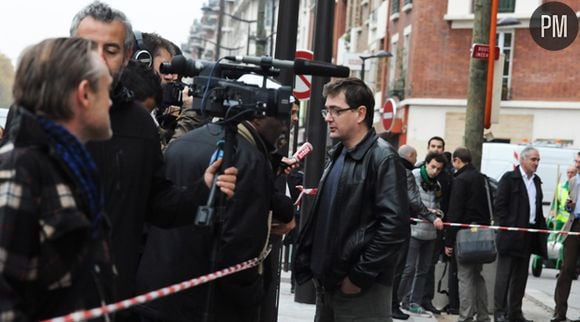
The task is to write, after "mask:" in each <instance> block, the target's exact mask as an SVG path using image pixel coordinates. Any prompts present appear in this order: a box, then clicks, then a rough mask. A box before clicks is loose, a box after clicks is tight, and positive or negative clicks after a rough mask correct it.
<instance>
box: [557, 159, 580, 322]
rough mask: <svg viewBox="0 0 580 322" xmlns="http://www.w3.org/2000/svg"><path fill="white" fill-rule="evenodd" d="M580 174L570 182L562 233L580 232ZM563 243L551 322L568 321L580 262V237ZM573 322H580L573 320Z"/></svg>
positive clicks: (565, 238) (564, 239) (578, 165)
mask: <svg viewBox="0 0 580 322" xmlns="http://www.w3.org/2000/svg"><path fill="white" fill-rule="evenodd" d="M574 163H575V165H576V170H580V152H578V154H576V159H575V160H574ZM579 178H580V174H578V173H577V174H576V176H574V177H573V178H571V179H570V181H568V187H569V189H570V197H569V199H568V202H567V203H566V208H567V210H569V211H570V216H568V220H567V221H566V224H564V227H563V228H562V231H573V232H580V204H578V203H577V200H578V193H579V192H580V189H579V188H580V187H578V185H580V179H579ZM562 243H563V245H564V262H563V263H562V266H561V267H560V275H559V276H558V282H557V283H556V290H555V292H554V301H555V302H556V309H555V310H554V318H552V320H551V322H561V321H567V320H566V311H568V297H569V296H570V287H571V286H572V279H573V278H574V275H575V273H576V272H575V270H576V262H577V260H578V253H580V237H579V236H568V235H562ZM572 322H580V319H578V320H572Z"/></svg>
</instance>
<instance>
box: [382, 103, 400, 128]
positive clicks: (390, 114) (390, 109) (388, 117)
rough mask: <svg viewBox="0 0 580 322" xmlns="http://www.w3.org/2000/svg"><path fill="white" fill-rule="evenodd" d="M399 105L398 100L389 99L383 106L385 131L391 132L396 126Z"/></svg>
mask: <svg viewBox="0 0 580 322" xmlns="http://www.w3.org/2000/svg"><path fill="white" fill-rule="evenodd" d="M398 104H399V102H398V100H397V99H396V98H389V99H387V101H386V102H385V105H384V106H383V113H381V119H383V127H384V128H385V131H387V132H389V131H391V129H392V128H393V125H394V124H395V118H396V117H397V105H398Z"/></svg>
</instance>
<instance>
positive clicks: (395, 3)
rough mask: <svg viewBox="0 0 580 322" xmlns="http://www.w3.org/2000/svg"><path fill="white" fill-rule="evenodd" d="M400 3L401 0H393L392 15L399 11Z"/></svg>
mask: <svg viewBox="0 0 580 322" xmlns="http://www.w3.org/2000/svg"><path fill="white" fill-rule="evenodd" d="M399 6H400V4H399V0H393V2H391V15H393V14H395V13H398V12H399V10H400V7H399Z"/></svg>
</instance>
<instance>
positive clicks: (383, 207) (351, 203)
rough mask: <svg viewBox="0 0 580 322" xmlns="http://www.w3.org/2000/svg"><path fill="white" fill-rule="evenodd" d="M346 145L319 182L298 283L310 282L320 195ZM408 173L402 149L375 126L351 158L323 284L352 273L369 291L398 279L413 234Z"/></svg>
mask: <svg viewBox="0 0 580 322" xmlns="http://www.w3.org/2000/svg"><path fill="white" fill-rule="evenodd" d="M344 148H345V147H344V146H343V145H342V144H341V143H339V144H338V145H337V146H336V147H335V150H334V152H332V156H331V162H330V164H329V165H328V166H327V167H326V169H325V171H324V174H323V175H322V179H321V181H320V184H319V189H318V194H317V197H316V199H315V201H314V205H313V207H312V211H311V213H310V214H309V216H307V217H306V219H305V220H306V223H305V225H304V227H303V229H302V231H301V232H300V236H299V239H298V246H297V249H296V257H295V258H296V259H295V265H294V269H295V276H296V280H297V282H298V283H300V284H302V283H305V282H306V281H308V280H310V279H311V278H312V277H313V275H312V271H311V269H310V265H311V261H312V260H317V259H312V258H311V256H310V255H311V252H312V241H313V231H314V227H313V226H314V223H315V222H316V217H317V215H318V214H317V211H318V206H319V203H320V198H319V196H321V195H322V191H323V190H324V189H327V187H325V180H326V177H327V175H328V173H329V170H330V169H331V167H332V164H333V163H334V162H335V161H336V159H337V158H338V157H339V156H340V155H341V152H342V149H344ZM406 187H407V184H406V175H405V169H404V168H403V166H402V164H401V162H400V159H399V156H398V154H397V152H396V151H395V150H394V149H393V147H392V146H391V145H390V144H389V143H387V142H386V141H384V140H383V139H380V138H379V137H378V136H377V135H376V133H375V131H374V129H371V130H370V131H369V133H368V134H367V135H366V137H365V138H364V139H363V140H362V141H361V142H360V143H359V144H358V145H357V146H356V147H354V149H353V150H351V151H348V152H347V153H346V156H345V161H344V167H343V169H342V173H341V175H340V178H339V185H338V187H337V191H336V197H335V205H334V209H335V215H334V217H335V222H334V227H333V229H331V231H332V232H333V236H332V238H333V245H334V247H333V250H332V255H331V263H330V269H329V271H328V272H327V273H326V274H325V276H324V281H322V282H323V284H324V286H325V287H326V289H327V290H329V291H332V290H334V289H336V288H337V287H338V285H339V284H340V282H341V281H342V280H343V279H344V278H345V277H346V276H348V277H349V279H350V280H351V281H352V282H353V283H354V284H355V285H357V286H359V287H361V288H363V289H365V288H368V287H370V286H371V285H372V284H374V283H381V284H383V285H390V284H391V283H392V277H393V269H394V263H395V262H396V258H397V257H398V255H399V248H400V246H401V245H402V244H403V242H404V241H405V240H406V239H408V238H409V233H410V232H409V201H408V197H407V191H406Z"/></svg>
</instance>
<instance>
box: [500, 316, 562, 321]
mask: <svg viewBox="0 0 580 322" xmlns="http://www.w3.org/2000/svg"><path fill="white" fill-rule="evenodd" d="M564 321H565V320H564ZM510 322H534V321H533V320H528V319H526V318H525V317H523V316H521V317H519V318H516V319H510Z"/></svg>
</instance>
